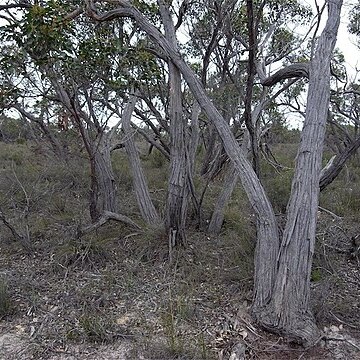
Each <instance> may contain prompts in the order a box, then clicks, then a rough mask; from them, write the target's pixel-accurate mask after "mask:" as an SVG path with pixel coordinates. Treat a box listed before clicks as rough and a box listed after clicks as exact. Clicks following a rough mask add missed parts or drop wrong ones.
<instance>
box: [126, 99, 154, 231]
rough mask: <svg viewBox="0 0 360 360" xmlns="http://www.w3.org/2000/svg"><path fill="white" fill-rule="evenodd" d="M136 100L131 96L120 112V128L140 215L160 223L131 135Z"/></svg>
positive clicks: (151, 223)
mask: <svg viewBox="0 0 360 360" xmlns="http://www.w3.org/2000/svg"><path fill="white" fill-rule="evenodd" d="M136 100H137V98H136V96H131V97H130V99H129V102H128V103H127V104H126V106H125V109H124V111H123V114H122V129H123V131H124V133H125V138H126V141H125V149H126V153H127V155H128V158H129V163H130V168H131V172H132V176H133V186H134V191H135V196H136V200H137V203H138V206H139V209H140V213H141V216H142V218H143V219H144V220H145V221H146V222H147V223H148V224H150V225H155V224H160V218H159V215H158V213H157V211H156V209H155V206H154V204H153V202H152V200H151V197H150V192H149V188H148V185H147V182H146V178H145V175H144V172H143V169H142V166H141V161H140V157H139V153H138V151H137V148H136V144H135V140H134V136H133V135H132V132H133V130H132V127H131V115H132V113H133V112H134V109H135V104H136Z"/></svg>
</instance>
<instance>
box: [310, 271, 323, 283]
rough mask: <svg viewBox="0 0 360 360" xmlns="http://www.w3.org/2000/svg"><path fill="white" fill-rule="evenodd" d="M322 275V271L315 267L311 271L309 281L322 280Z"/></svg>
mask: <svg viewBox="0 0 360 360" xmlns="http://www.w3.org/2000/svg"><path fill="white" fill-rule="evenodd" d="M322 278H323V275H322V271H321V269H319V268H315V269H313V270H312V271H311V281H313V282H318V281H320V280H322Z"/></svg>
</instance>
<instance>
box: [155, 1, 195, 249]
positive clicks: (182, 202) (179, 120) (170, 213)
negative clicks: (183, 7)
mask: <svg viewBox="0 0 360 360" xmlns="http://www.w3.org/2000/svg"><path fill="white" fill-rule="evenodd" d="M159 6H160V13H161V16H162V20H163V23H164V29H165V37H166V39H167V41H168V42H169V43H171V44H172V45H173V46H174V47H176V46H177V45H176V44H177V41H176V34H175V27H174V24H173V22H172V19H171V15H170V11H169V7H168V5H166V4H165V2H163V1H161V0H159ZM168 66H169V117H170V142H171V146H170V174H169V185H168V194H167V203H166V219H165V227H166V230H167V232H168V234H169V246H170V249H171V248H172V247H174V246H179V245H184V244H185V243H186V232H185V229H186V216H187V207H188V194H189V189H188V182H187V180H188V179H187V176H188V166H187V144H186V140H187V137H186V131H187V121H186V118H185V116H184V114H183V109H182V92H181V74H180V71H179V69H178V68H177V66H176V65H175V64H174V63H173V62H172V61H169V63H168Z"/></svg>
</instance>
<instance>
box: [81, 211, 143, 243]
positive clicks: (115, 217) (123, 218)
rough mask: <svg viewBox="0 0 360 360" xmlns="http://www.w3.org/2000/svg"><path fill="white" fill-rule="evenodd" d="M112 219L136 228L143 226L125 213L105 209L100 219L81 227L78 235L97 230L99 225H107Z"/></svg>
mask: <svg viewBox="0 0 360 360" xmlns="http://www.w3.org/2000/svg"><path fill="white" fill-rule="evenodd" d="M110 220H114V221H119V222H122V223H124V224H127V225H130V226H132V227H134V228H135V229H141V227H140V226H139V225H138V224H136V223H135V222H134V221H132V220H131V219H130V218H128V217H127V216H125V215H122V214H117V213H113V212H111V211H104V213H103V214H102V215H101V216H100V218H99V219H98V221H96V222H95V223H93V224H90V225H87V226H84V227H83V228H81V229H79V230H78V234H77V237H81V236H83V235H85V234H88V233H90V232H92V231H95V230H96V229H98V228H99V227H101V226H103V225H105V224H106V223H107V222H109V221H110Z"/></svg>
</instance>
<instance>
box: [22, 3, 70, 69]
mask: <svg viewBox="0 0 360 360" xmlns="http://www.w3.org/2000/svg"><path fill="white" fill-rule="evenodd" d="M62 5H63V4H62V2H59V1H57V0H48V1H47V2H46V4H45V5H44V6H40V5H34V6H32V7H31V8H30V10H29V11H28V12H27V13H26V16H25V21H24V23H23V25H22V28H21V34H19V36H18V37H17V38H16V40H17V41H18V44H19V45H20V46H21V47H22V46H24V48H25V49H26V50H27V51H28V52H29V54H31V56H32V58H33V59H34V60H36V62H37V63H38V64H45V63H48V62H52V61H53V60H54V56H55V55H56V54H58V53H59V52H63V51H71V49H72V41H71V38H70V36H69V35H70V34H71V33H72V27H71V23H70V22H67V21H66V20H64V15H65V14H66V9H64V7H63V6H62ZM63 54H64V53H63Z"/></svg>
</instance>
